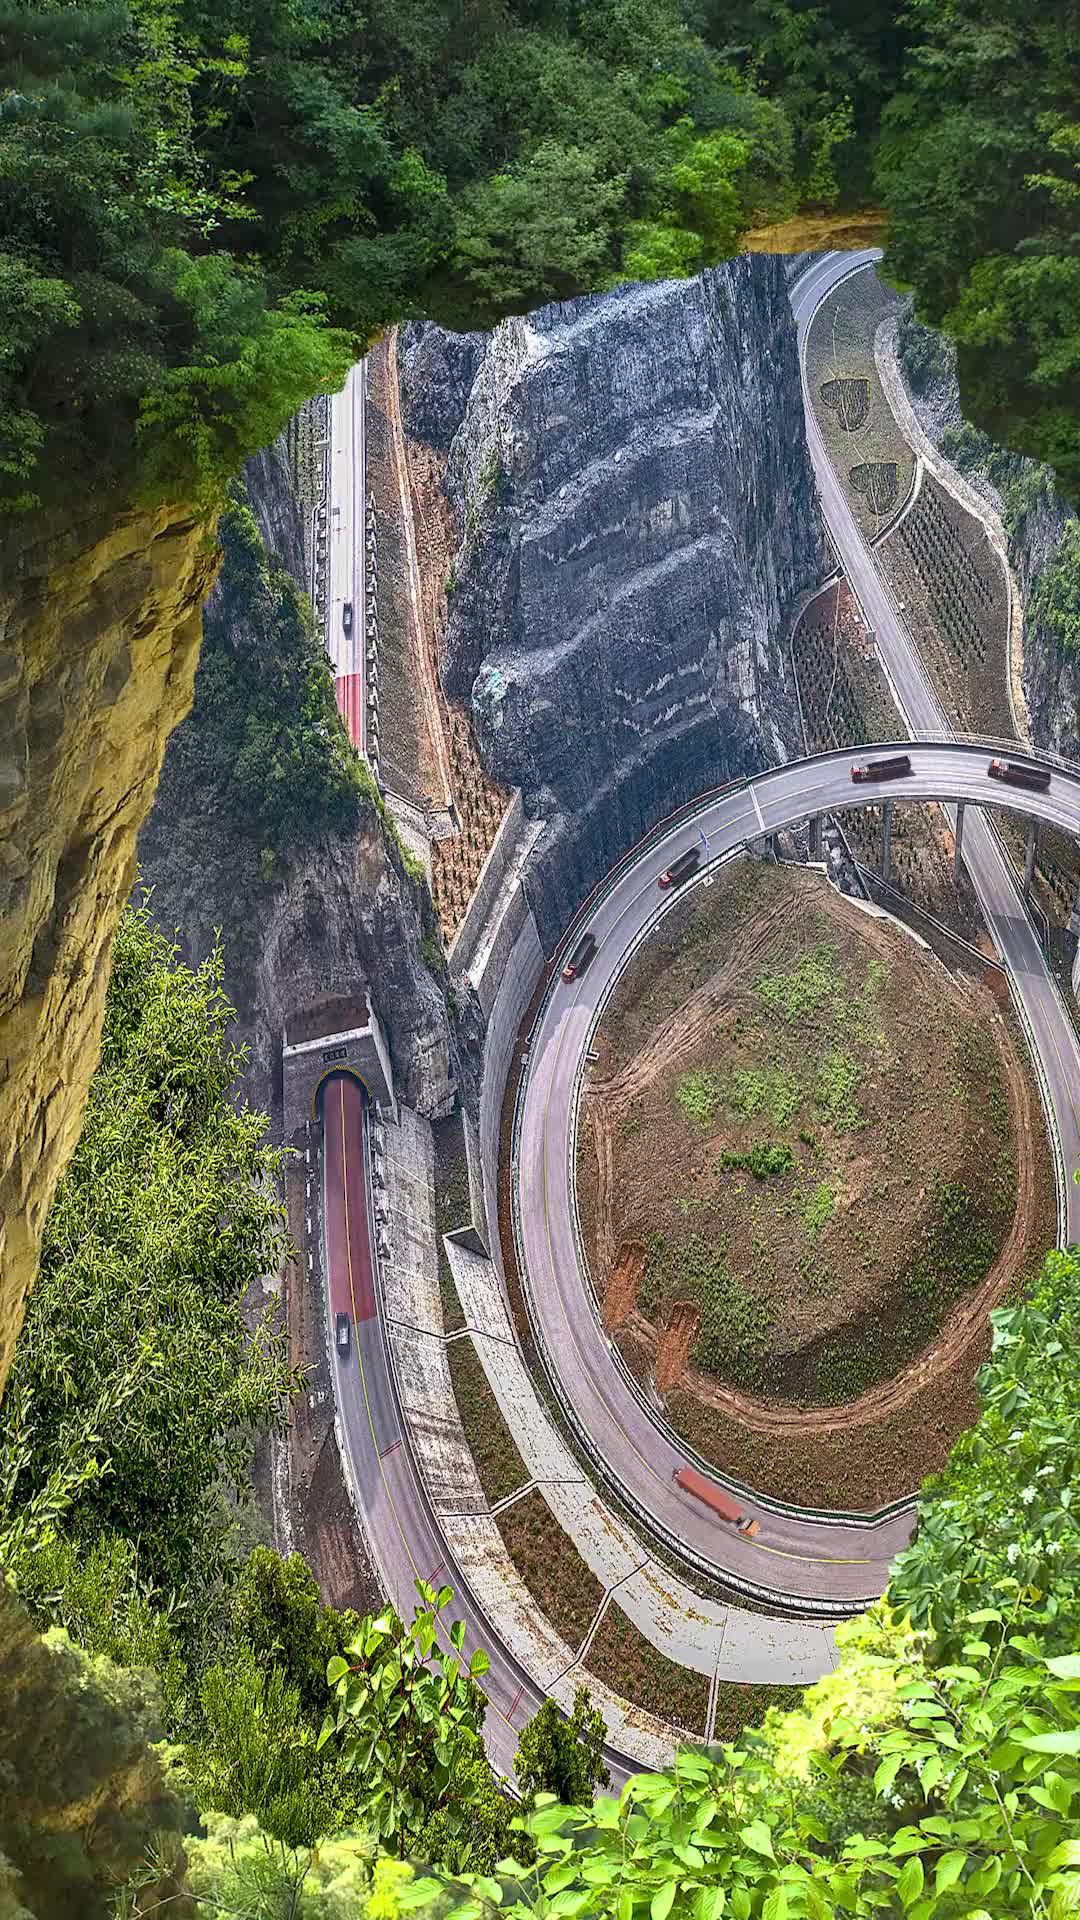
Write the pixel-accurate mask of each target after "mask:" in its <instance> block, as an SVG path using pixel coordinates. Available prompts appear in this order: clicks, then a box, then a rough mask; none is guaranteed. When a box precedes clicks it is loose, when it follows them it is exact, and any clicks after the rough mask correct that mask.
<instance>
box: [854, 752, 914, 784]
mask: <svg viewBox="0 0 1080 1920" xmlns="http://www.w3.org/2000/svg"><path fill="white" fill-rule="evenodd" d="M910 772H911V758H910V755H908V754H906V753H894V754H890V756H889V758H888V759H887V760H867V761H864V762H863V764H862V765H861V766H854V767H852V769H851V777H852V779H853V780H899V779H900V778H901V777H902V775H904V774H905V773H910Z"/></svg>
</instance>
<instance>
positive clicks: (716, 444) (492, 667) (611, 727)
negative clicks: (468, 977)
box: [402, 256, 826, 946]
mask: <svg viewBox="0 0 1080 1920" xmlns="http://www.w3.org/2000/svg"><path fill="white" fill-rule="evenodd" d="M435 332H436V330H435V329H428V330H426V333H425V337H424V340H423V341H422V342H420V343H419V345H418V346H417V348H416V349H415V350H414V351H413V353H412V354H411V355H410V354H408V353H407V354H406V355H405V357H404V361H403V372H402V383H403V387H404V389H405V395H406V399H405V408H406V415H407V417H409V418H410V419H412V420H413V421H420V422H425V421H426V422H427V433H428V438H429V439H431V440H432V441H433V443H435V444H438V445H444V446H445V445H446V444H448V443H451V444H450V455H449V462H448V466H447V474H446V487H447V491H448V494H449V498H450V501H451V504H452V506H453V509H454V512H455V515H456V517H457V523H458V527H459V530H460V533H461V539H462V544H461V550H460V552H459V554H458V557H457V561H456V565H455V585H454V589H453V592H452V595H451V599H450V616H449V622H448V627H447V634H446V657H445V678H446V684H447V687H448V690H449V691H450V693H451V695H453V696H456V697H458V698H467V699H469V700H471V703H472V710H473V715H474V721H475V726H476V731H477V736H478V739H479V741H480V745H481V750H482V752H483V754H484V757H485V759H486V760H487V762H488V764H489V766H490V768H491V771H492V772H493V774H494V775H495V777H496V778H497V779H499V780H500V781H503V782H505V783H506V784H508V785H513V786H520V787H521V788H522V790H523V792H524V796H525V804H526V807H527V809H528V810H529V811H530V812H531V813H533V814H541V815H544V816H545V817H546V818H547V819H548V821H549V823H550V830H549V833H548V835H547V837H546V840H545V842H544V844H543V846H542V847H541V849H539V850H538V854H537V856H535V857H534V862H533V865H532V868H531V870H530V874H531V883H530V891H531V893H532V894H533V897H534V904H535V908H536V912H537V918H538V922H539V925H540V930H541V934H542V937H543V939H544V941H545V944H546V945H548V946H550V945H551V944H552V942H553V941H554V939H555V937H556V936H557V934H558V932H559V930H560V928H561V926H562V925H563V924H564V923H565V920H566V918H567V916H568V914H569V913H570V912H571V911H572V909H573V907H574V905H575V904H576V903H577V901H578V900H580V899H581V898H582V896H583V895H584V894H585V893H586V892H587V891H588V889H589V887H591V886H592V885H593V883H594V882H595V881H596V880H597V879H598V878H599V877H600V875H601V874H602V873H603V872H604V871H605V870H606V868H607V867H608V866H609V865H610V864H611V862H612V860H613V859H614V858H615V857H616V856H617V854H618V853H620V852H621V851H622V850H623V849H624V848H625V847H626V846H628V845H630V844H631V843H632V842H633V841H634V840H635V839H636V838H637V837H638V836H639V835H640V834H641V833H642V832H643V831H644V830H645V828H646V827H648V826H649V825H651V824H652V823H653V822H654V821H655V820H657V819H659V818H661V817H662V816H663V815H664V814H665V813H667V812H669V811H670V810H671V809H672V808H673V807H675V806H677V805H678V804H680V803H681V802H682V801H684V800H687V799H690V798H692V797H693V796H694V795H695V794H697V793H699V792H701V791H702V790H703V789H705V788H707V787H710V786H715V785H718V784H720V783H721V782H722V781H724V780H726V779H729V778H731V777H732V776H734V775H735V774H738V773H741V772H743V771H746V770H749V769H751V768H753V767H756V766H760V765H762V764H763V763H771V762H775V761H777V760H780V759H784V758H786V757H787V756H788V755H789V754H790V753H792V752H795V751H797V750H798V748H799V744H800V733H799V725H798V713H797V706H796V699H795V692H794V686H793V683H792V680H791V676H790V662H789V653H788V614H789V610H790V608H791V607H792V604H793V602H794V601H795V599H796V598H797V596H798V594H799V593H800V592H801V591H802V590H803V589H804V588H806V587H807V586H808V585H811V584H812V583H813V582H814V581H815V580H816V579H817V578H819V577H820V575H821V574H822V573H823V572H824V571H825V565H826V561H825V555H824V549H823V544H822V536H821V529H820V521H819V517H818V512H817V506H816V496H815V493H814V484H813V477H812V470H811V466H810V461H809V456H808V453H807V450H806V443H805V439H804V436H803V413H802V396H801V390H800V383H799V370H798V361H797V356H796V346H795V330H794V325H793V322H792V317H791V312H790V308H789V306H788V301H787V293H786V280H785V275H784V268H783V264H782V262H781V261H780V260H778V259H772V258H767V257H764V256H757V257H754V258H743V259H738V260H733V261H730V262H729V263H727V264H726V265H725V266H723V267H719V268H717V269H715V270H713V271H711V272H709V273H706V274H704V275H702V276H701V277H700V278H699V279H697V280H692V281H686V282H668V283H664V284H661V285H655V286H647V287H628V288H624V289H620V290H618V291H617V292H615V293H612V294H609V295H605V296H603V297H602V298H599V299H592V300H578V301H572V302H569V303H565V304H560V305H555V306H551V307H547V308H545V309H544V310H543V311H542V312H540V313H538V314H534V315H532V316H531V317H529V318H527V319H516V320H510V321H507V322H505V323H504V324H503V325H502V326H500V327H499V328H498V329H497V330H496V331H495V332H494V333H493V334H491V335H490V336H489V337H488V339H487V343H486V346H485V349H484V352H483V355H482V358H481V359H480V360H479V364H478V366H477V370H476V373H475V377H474V378H473V380H472V383H471V386H470V387H469V388H468V393H467V397H466V396H465V394H464V385H465V379H464V374H463V371H462V367H463V363H464V366H465V369H466V371H467V367H468V365H469V364H470V363H471V352H472V350H471V349H470V353H469V354H468V355H466V354H465V353H464V352H463V351H459V350H458V349H457V348H455V347H452V346H443V347H442V348H439V347H438V345H437V343H436V342H435V341H434V340H432V339H431V338H430V336H431V335H432V334H434V333H435ZM421 347H422V348H423V352H422V353H421ZM432 367H439V368H445V369H450V370H451V371H448V372H446V373H445V376H443V375H440V378H439V381H438V384H437V388H436V391H437V394H438V396H439V397H440V405H441V409H442V410H441V412H440V413H439V417H438V418H436V419H432V417H431V416H432V413H433V411H434V402H433V392H432V390H431V389H430V388H429V389H428V390H427V392H426V394H425V395H424V396H423V397H422V398H421V396H420V395H419V394H418V393H417V391H416V388H417V385H418V383H419V382H420V381H421V380H425V381H426V380H428V379H429V376H430V371H431V369H432Z"/></svg>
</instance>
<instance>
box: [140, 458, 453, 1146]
mask: <svg viewBox="0 0 1080 1920" xmlns="http://www.w3.org/2000/svg"><path fill="white" fill-rule="evenodd" d="M246 482H247V497H248V504H249V506H250V508H251V511H252V513H253V515H254V517H255V520H256V521H257V523H258V527H259V531H260V533H261V535H262V539H263V543H264V546H265V548H266V556H268V558H269V565H268V566H267V567H265V568H261V569H260V568H256V569H254V570H245V571H241V567H240V557H241V556H239V555H237V558H236V560H235V562H234V558H233V549H232V544H231V542H230V541H229V539H228V537H226V561H225V565H224V567H223V569H222V573H221V577H220V579H219V581H218V583H217V585H216V586H215V588H214V591H213V593H212V594H211V596H210V598H209V600H208V602H207V606H206V613H205V629H206V641H205V647H204V654H203V668H202V670H201V671H202V673H213V672H215V670H219V669H220V665H221V663H222V662H226V663H227V662H229V661H233V660H235V661H236V662H238V663H245V664H247V663H250V661H251V657H252V655H254V656H255V661H256V664H258V663H264V664H263V665H261V666H260V672H261V673H262V674H263V676H264V677H265V676H269V677H270V678H271V680H272V683H273V684H274V685H275V687H277V686H278V685H279V680H278V678H277V675H276V669H277V666H278V665H279V664H280V661H276V660H274V659H272V658H271V656H272V655H279V656H283V657H286V671H285V672H284V673H282V674H281V675H280V690H281V692H282V694H283V696H285V695H287V692H288V690H289V688H290V685H291V684H292V682H293V680H294V678H295V676H294V674H293V672H292V661H293V656H294V654H295V653H296V652H297V650H298V649H301V650H302V649H303V648H304V647H310V646H311V645H312V644H317V643H313V642H312V640H311V639H310V637H308V636H309V635H310V629H309V628H308V627H307V625H306V613H305V615H304V622H305V624H304V626H303V627H302V628H301V627H300V626H299V625H298V621H297V617H296V595H295V592H294V591H293V590H292V589H291V587H290V586H289V585H288V584H287V583H283V582H282V581H281V580H280V578H279V577H278V573H277V571H276V566H275V563H277V562H280V563H281V565H283V566H284V567H285V568H286V569H287V570H288V571H289V572H290V573H291V574H292V575H293V578H294V579H295V581H296V582H297V583H298V584H299V585H300V586H301V587H302V585H303V566H304V563H303V540H302V536H301V527H300V517H299V510H298V507H297V504H296V500H295V497H294V494H293V491H292V479H291V473H290V470H289V467H288V463H287V461H286V460H285V459H284V457H283V455H282V453H281V450H280V449H277V448H271V449H268V450H267V451H266V452H264V453H263V454H261V455H260V456H259V458H258V459H257V460H254V461H251V462H249V465H248V468H247V472H246ZM213 684H214V686H215V688H218V689H219V690H222V692H223V691H224V690H226V689H227V686H228V683H227V682H226V681H224V680H222V679H221V678H218V679H215V681H214V683H213ZM200 686H201V680H200ZM222 707H223V698H222V697H221V693H220V692H219V696H218V697H216V698H215V699H213V700H207V699H206V698H204V697H199V698H197V700H196V704H195V709H194V711H193V712H192V714H191V715H190V717H189V718H188V719H187V720H186V721H185V723H184V725H183V727H181V728H179V729H178V730H177V733H176V735H175V736H174V739H173V741H172V743H171V744H170V748H169V752H168V755H167V756H166V762H165V771H164V774H163V777H162V782H161V788H160V791H159V794H158V798H157V801H156V803H155V805H154V809H153V812H152V814H151V816H150V819H149V820H148V822H147V826H146V831H145V833H144V835H143V838H142V840H141V841H140V858H141V861H142V868H143V878H144V881H145V882H146V883H147V884H149V885H152V886H153V887H154V899H153V906H154V912H155V914H156V915H157V918H158V919H159V921H160V922H161V923H162V925H164V926H166V927H168V928H170V929H171V928H173V927H176V928H177V929H178V938H179V939H180V941H181V944H182V947H183V950H184V953H185V956H186V958H187V959H188V960H189V961H191V962H192V963H193V964H196V965H197V964H198V963H199V961H200V960H201V959H202V958H203V957H204V956H205V954H206V953H207V951H208V950H209V949H210V948H211V947H212V945H213V944H214V939H215V932H216V929H218V928H219V927H220V928H223V929H224V930H225V932H224V952H225V967H226V984H227V987H228V990H229V992H230V994H231V995H232V997H233V1001H234V1004H235V1006H236V1007H237V1011H238V1015H239V1020H238V1035H237V1037H238V1039H240V1040H242V1041H243V1042H245V1043H246V1044H247V1046H248V1047H249V1050H250V1064H249V1067H248V1071H247V1073H246V1074H245V1077H244V1089H243V1092H244V1098H245V1099H246V1100H247V1101H248V1102H249V1104H251V1105H253V1106H257V1107H259V1108H261V1109H263V1110H265V1111H267V1112H269V1113H270V1115H271V1118H272V1121H273V1123H274V1126H275V1130H276V1131H278V1132H280V1127H281V1119H282V1115H281V1033H282V1027H283V1025H284V1023H285V1020H286V1018H287V1017H288V1015H290V1014H292V1013H296V1012H298V1011H299V1010H301V1009H302V1008H303V1007H305V1006H307V1005H309V1004H311V1003H312V1002H313V1001H315V1000H318V999H322V998H324V997H326V996H327V995H333V996H336V995H347V994H349V993H351V992H353V991H354V990H355V989H356V988H357V987H358V986H359V985H360V984H361V983H363V982H366V983H367V986H368V989H369V991H370V994H371V998H372V1002H373V1004H374V1006H375V1009H376V1011H377V1013H378V1015H379V1018H380V1020H381V1021H382V1023H383V1028H384V1031H385V1033H386V1036H387V1041H388V1044H389V1047H390V1052H391V1058H392V1062H393V1069H394V1077H395V1085H396V1088H397V1091H398V1095H399V1097H400V1098H402V1099H403V1100H405V1101H407V1102H408V1104H409V1105H411V1106H415V1107H417V1108H418V1109H419V1110H420V1111H421V1112H422V1113H429V1114H431V1113H436V1112H438V1111H439V1110H440V1109H441V1108H443V1107H444V1106H445V1104H446V1102H447V1100H448V1098H449V1097H450V1095H451V1093H452V1090H453V1086H454V1072H453V1069H452V1066H451V1036H450V1028H449V1021H448V1014H447V1006H446V999H445V995H444V993H443V991H442V988H441V986H440V984H439V982H438V981H437V980H436V978H435V977H434V976H433V974H432V973H431V972H430V971H429V969H428V966H427V965H426V963H425V959H424V951H425V946H426V949H427V952H428V953H429V954H430V955H434V954H435V953H437V950H438V947H437V941H435V940H434V939H433V922H432V920H431V915H430V907H428V906H427V905H426V902H425V894H424V889H423V887H422V885H421V883H420V882H419V881H418V880H417V879H416V878H414V877H413V876H412V875H411V874H410V873H409V872H408V871H407V869H406V867H405V863H404V860H403V858H402V854H401V850H400V848H399V846H398V845H397V843H396V840H395V839H394V837H393V836H392V834H391V832H390V831H389V829H388V827H387V824H386V823H385V821H384V820H383V818H382V817H381V815H380V813H379V811H378V809H377V806H376V803H375V799H374V791H372V798H371V800H370V801H368V802H366V803H365V804H364V805H363V806H362V807H361V808H360V811H359V817H357V814H356V809H355V807H351V808H350V809H349V817H348V824H347V825H345V826H343V827H341V828H334V827H333V826H332V825H331V826H328V827H327V828H326V829H325V830H321V831H318V832H317V833H315V834H313V835H312V837H311V838H310V839H309V840H308V842H307V844H305V845H302V846H296V847H291V848H290V847H282V846H281V845H280V844H275V845H274V846H272V847H270V848H268V849H267V851H268V852H269V853H270V854H271V856H272V858H273V862H274V867H275V877H274V880H273V881H272V882H268V883H263V882H262V881H261V879H260V873H259V868H260V860H261V858H262V846H261V838H262V836H261V834H260V832H259V831H258V830H256V829H254V828H253V826H252V823H251V822H249V821H248V820H246V819H244V818H243V817H240V816H238V815H237V812H236V808H237V788H236V787H235V786H232V785H223V784H221V780H222V772H223V769H222V766H221V755H220V753H219V752H217V751H216V749H215V743H214V741H213V740H212V738H211V735H212V733H213V732H214V730H215V728H217V729H220V728H221V727H222V725H223V713H222ZM273 718H274V723H275V725H276V724H277V723H280V727H281V732H280V735H279V736H277V737H275V735H274V734H273V733H270V734H269V735H268V736H267V738H266V740H265V749H264V750H265V752H266V754H267V755H268V756H270V757H273V756H274V754H275V752H278V751H280V752H282V754H283V756H284V757H286V758H288V752H289V748H288V729H289V727H290V726H293V725H295V724H296V716H294V715H291V714H289V713H288V712H287V711H285V710H280V711H278V712H275V714H274V716H273ZM332 751H333V749H332V747H331V746H330V744H329V743H328V744H327V745H326V746H325V749H324V748H323V747H322V746H319V747H318V753H319V755H320V756H321V755H322V754H323V753H324V752H325V753H326V754H330V753H331V752H332ZM308 752H309V753H310V749H308ZM290 764H291V762H290ZM303 764H304V767H305V769H306V770H307V775H305V776H301V777H307V776H308V775H309V776H310V777H312V778H317V776H318V772H319V766H318V764H315V765H314V766H313V765H312V762H311V760H310V757H309V758H307V759H306V760H305V761H304V763H303ZM312 793H313V806H314V804H315V802H314V789H312ZM221 815H225V816H227V817H226V818H224V819H223V820H221V821H220V830H221V831H220V832H219V833H218V834H217V835H216V836H215V832H214V828H215V825H217V824H218V818H219V817H220V816H221ZM221 833H223V834H224V835H225V836H226V838H227V843H228V844H222V841H221ZM237 896H240V900H239V911H238V898H237Z"/></svg>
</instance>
